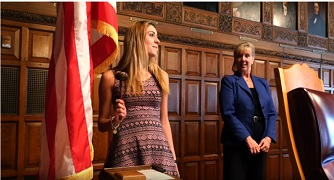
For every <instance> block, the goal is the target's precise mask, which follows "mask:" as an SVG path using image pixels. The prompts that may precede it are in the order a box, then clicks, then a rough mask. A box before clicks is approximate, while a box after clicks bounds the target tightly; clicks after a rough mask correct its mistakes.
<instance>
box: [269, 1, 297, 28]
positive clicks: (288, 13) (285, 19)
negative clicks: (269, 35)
mask: <svg viewBox="0 0 334 180" xmlns="http://www.w3.org/2000/svg"><path fill="white" fill-rule="evenodd" d="M296 12H297V2H274V16H273V17H274V21H273V24H274V25H275V26H279V27H283V28H288V29H293V30H296V29H297V20H296V19H297V13H296Z"/></svg>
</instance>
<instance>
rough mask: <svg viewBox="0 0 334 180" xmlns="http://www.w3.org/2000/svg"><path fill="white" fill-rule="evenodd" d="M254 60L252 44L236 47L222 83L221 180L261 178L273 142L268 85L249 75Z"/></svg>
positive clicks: (273, 111) (274, 136) (274, 125)
mask: <svg viewBox="0 0 334 180" xmlns="http://www.w3.org/2000/svg"><path fill="white" fill-rule="evenodd" d="M254 59H255V48H254V46H253V44H251V43H249V42H245V43H241V44H239V45H238V46H237V47H236V48H235V50H234V63H233V66H232V70H233V72H234V75H228V76H224V77H223V78H222V80H221V89H220V95H219V103H220V111H221V115H222V119H223V121H224V126H223V130H222V134H221V143H223V155H224V156H223V158H224V161H223V162H224V172H223V174H224V180H229V179H231V180H236V179H238V180H239V179H257V180H259V179H264V170H265V161H266V154H267V152H268V151H269V148H270V143H271V142H273V143H276V116H277V113H276V109H275V107H274V104H273V100H272V97H271V94H270V88H269V85H268V82H267V81H266V80H265V79H263V78H259V77H256V76H253V75H252V74H251V69H252V64H253V63H254Z"/></svg>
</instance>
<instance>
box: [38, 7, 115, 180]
mask: <svg viewBox="0 0 334 180" xmlns="http://www.w3.org/2000/svg"><path fill="white" fill-rule="evenodd" d="M117 48H118V24H117V16H116V2H83V1H78V2H59V3H58V4H57V26H56V32H55V38H54V45H53V53H52V57H51V61H50V66H49V74H48V80H47V87H46V104H45V119H44V121H42V127H41V156H40V166H39V179H60V178H64V179H66V178H76V179H92V178H93V166H92V160H93V157H94V150H93V145H92V136H93V111H92V103H91V102H92V100H91V92H92V84H93V79H94V77H95V76H96V75H97V74H99V73H101V72H102V71H103V70H104V69H105V68H106V67H108V66H109V65H110V64H111V63H112V62H113V61H114V60H115V58H116V55H117Z"/></svg>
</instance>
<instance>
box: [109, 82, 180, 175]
mask: <svg viewBox="0 0 334 180" xmlns="http://www.w3.org/2000/svg"><path fill="white" fill-rule="evenodd" d="M143 85H144V92H143V95H141V96H131V95H129V94H125V93H124V90H125V87H124V84H123V83H122V91H123V92H122V93H123V94H122V97H123V100H124V101H125V105H126V108H127V116H126V119H124V120H123V122H122V123H121V124H120V126H119V127H118V129H117V131H118V132H117V134H114V135H113V139H112V141H111V144H110V147H109V151H108V156H107V159H106V162H105V165H104V167H105V168H112V167H128V166H138V165H157V166H159V167H161V168H163V169H164V170H166V173H167V174H169V175H172V176H177V171H176V166H175V162H174V158H173V155H172V152H171V150H170V148H169V146H168V142H167V139H166V136H165V134H164V132H163V129H162V126H161V122H160V103H161V93H162V92H161V88H160V86H159V84H158V83H157V81H156V79H155V78H154V77H152V76H151V77H150V78H149V79H148V80H146V81H143ZM117 98H119V81H118V80H116V82H115V87H114V89H113V101H114V100H115V99H117Z"/></svg>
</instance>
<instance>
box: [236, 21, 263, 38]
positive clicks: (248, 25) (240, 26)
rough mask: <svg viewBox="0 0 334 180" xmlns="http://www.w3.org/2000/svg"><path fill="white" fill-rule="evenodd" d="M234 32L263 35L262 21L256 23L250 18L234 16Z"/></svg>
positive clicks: (259, 36)
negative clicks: (249, 19)
mask: <svg viewBox="0 0 334 180" xmlns="http://www.w3.org/2000/svg"><path fill="white" fill-rule="evenodd" d="M232 31H233V32H237V33H242V34H248V35H252V36H254V37H257V38H261V36H262V23H255V22H251V21H248V20H244V19H240V18H233V29H232Z"/></svg>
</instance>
